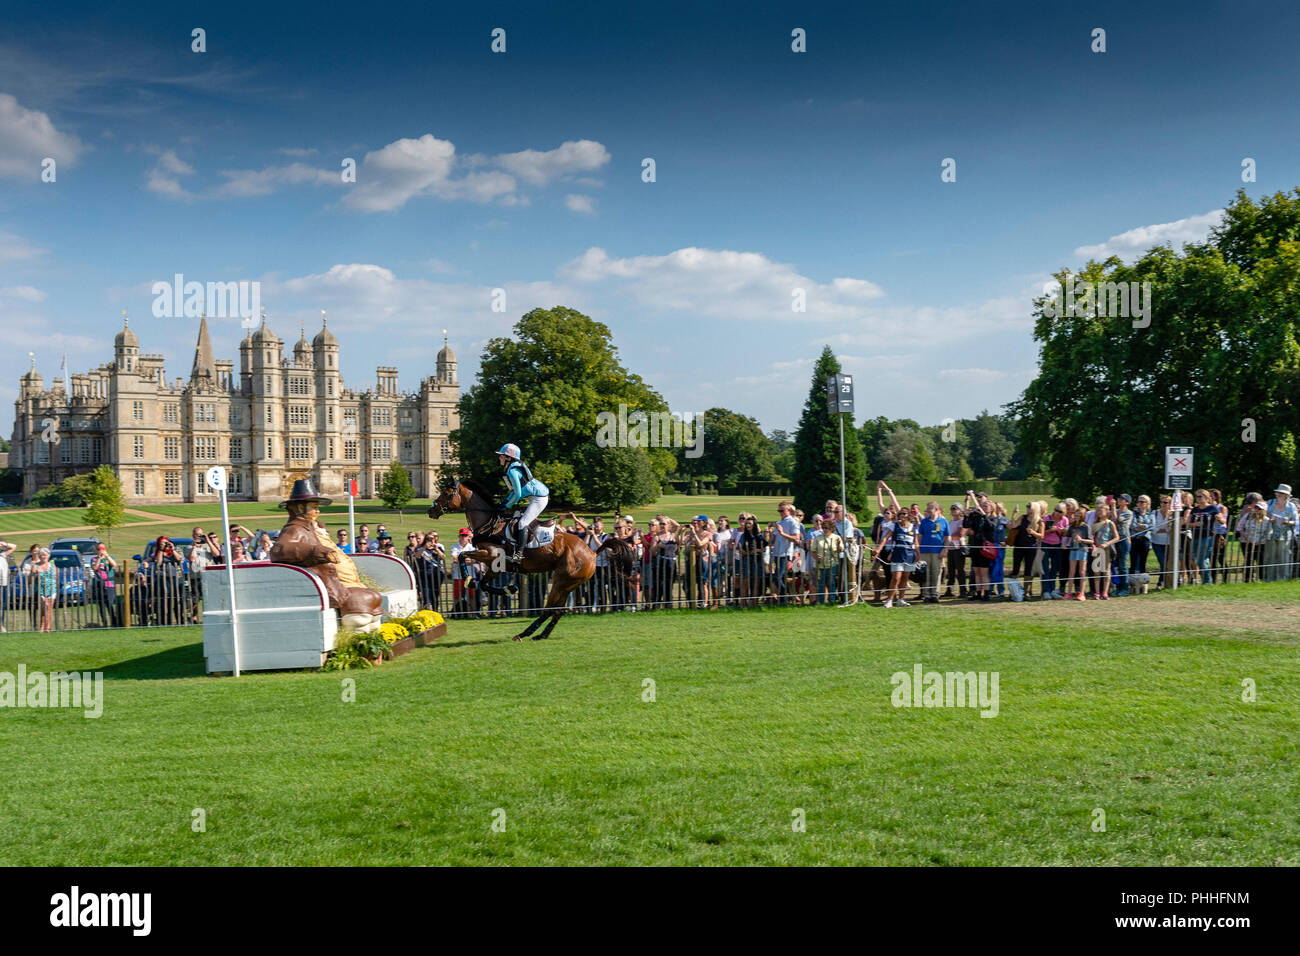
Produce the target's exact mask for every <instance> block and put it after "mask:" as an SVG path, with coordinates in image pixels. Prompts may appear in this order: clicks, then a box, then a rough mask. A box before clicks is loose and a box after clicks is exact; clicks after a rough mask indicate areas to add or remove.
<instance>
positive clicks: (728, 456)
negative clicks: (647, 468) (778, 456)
mask: <svg viewBox="0 0 1300 956" xmlns="http://www.w3.org/2000/svg"><path fill="white" fill-rule="evenodd" d="M771 446H772V443H771V441H770V440H769V439H768V438H767V436H766V435H764V434H763V429H762V427H761V426H760V425H759V424H758V422H757V421H755V420H754V419H752V418H747V417H746V416H744V415H741V414H740V413H739V412H733V411H729V410H728V409H725V408H710V409H708V410H707V411H706V412H705V413H704V421H703V424H702V431H701V433H700V436H699V440H698V441H697V442H696V447H695V448H679V449H677V474H679V475H691V476H698V475H714V476H716V477H717V479H718V481H719V482H728V481H732V482H734V481H740V480H741V479H744V478H760V479H762V478H771V477H772V476H773V474H774V472H773V469H772V452H771ZM696 451H698V452H699V454H698V455H696ZM692 456H694V457H692Z"/></svg>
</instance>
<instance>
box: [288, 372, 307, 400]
mask: <svg viewBox="0 0 1300 956" xmlns="http://www.w3.org/2000/svg"><path fill="white" fill-rule="evenodd" d="M289 394H290V395H310V394H311V379H308V378H303V377H302V376H299V375H295V376H293V377H291V378H290V379H289Z"/></svg>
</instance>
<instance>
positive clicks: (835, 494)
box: [792, 345, 870, 522]
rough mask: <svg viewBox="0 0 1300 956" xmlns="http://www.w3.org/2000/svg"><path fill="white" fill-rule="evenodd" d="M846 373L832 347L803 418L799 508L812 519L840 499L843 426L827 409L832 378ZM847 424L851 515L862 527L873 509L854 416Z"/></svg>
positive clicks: (798, 446)
mask: <svg viewBox="0 0 1300 956" xmlns="http://www.w3.org/2000/svg"><path fill="white" fill-rule="evenodd" d="M839 371H841V369H840V362H839V359H837V358H836V357H835V353H834V352H832V351H831V348H830V346H829V345H828V346H826V347H825V348H823V349H822V354H821V357H820V358H819V359H818V360H817V366H816V368H815V369H814V370H813V375H812V384H811V385H810V386H809V388H808V400H807V401H806V402H804V406H803V414H802V415H801V416H800V417H799V430H798V432H796V434H795V440H794V446H795V461H794V475H793V476H792V477H793V480H794V502H795V505H796V506H797V507H799V508H802V509H803V510H804V511H805V512H806V513H807V514H814V513H817V512H819V511H821V509H822V507H823V506H824V505H825V504H826V501H827V499H828V498H833V499H835V500H836V501H838V500H839V498H840V426H839V422H837V421H835V416H832V415H831V413H830V410H829V409H828V408H827V407H826V378H827V376H829V375H834V374H836V373H837V372H839ZM846 417H847V418H848V420H847V421H845V422H844V476H845V486H846V488H847V491H846V495H847V497H848V502H847V506H848V510H849V511H850V512H856V513H857V515H858V521H859V522H862V521H863V519H864V518H865V517H866V516H867V515H869V514H870V511H869V510H868V508H867V501H868V498H867V468H866V461H865V459H864V458H863V455H862V445H861V444H860V443H859V441H858V430H857V429H856V428H854V427H853V419H852V416H846Z"/></svg>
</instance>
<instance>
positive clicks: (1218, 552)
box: [1210, 488, 1228, 584]
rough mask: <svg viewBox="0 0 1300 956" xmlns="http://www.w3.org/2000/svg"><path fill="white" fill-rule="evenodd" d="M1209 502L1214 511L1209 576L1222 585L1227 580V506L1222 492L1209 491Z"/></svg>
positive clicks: (1213, 489) (1211, 522)
mask: <svg viewBox="0 0 1300 956" xmlns="http://www.w3.org/2000/svg"><path fill="white" fill-rule="evenodd" d="M1210 502H1211V505H1212V507H1213V508H1214V510H1215V514H1214V517H1213V518H1212V519H1211V521H1210V531H1211V532H1212V533H1213V535H1214V543H1213V544H1212V545H1211V546H1210V569H1211V570H1210V574H1211V577H1212V578H1213V580H1215V581H1217V582H1218V583H1220V584H1222V583H1223V582H1224V581H1226V580H1227V579H1228V506H1227V505H1225V504H1224V503H1223V492H1221V491H1220V490H1219V489H1218V488H1211V489H1210Z"/></svg>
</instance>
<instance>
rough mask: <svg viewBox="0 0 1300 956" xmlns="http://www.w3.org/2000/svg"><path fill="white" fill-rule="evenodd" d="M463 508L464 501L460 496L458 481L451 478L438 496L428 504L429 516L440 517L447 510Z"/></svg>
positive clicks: (460, 509)
mask: <svg viewBox="0 0 1300 956" xmlns="http://www.w3.org/2000/svg"><path fill="white" fill-rule="evenodd" d="M464 508H465V502H464V501H463V500H462V498H461V487H460V481H458V480H457V479H455V478H453V479H452V480H451V481H450V482H448V484H447V485H445V486H444V487H443V489H442V491H441V492H440V493H439V494H438V497H437V498H435V499H434V500H433V504H431V505H429V517H430V518H441V517H442V516H443V515H444V514H446V513H447V512H449V511H462V510H464Z"/></svg>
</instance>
